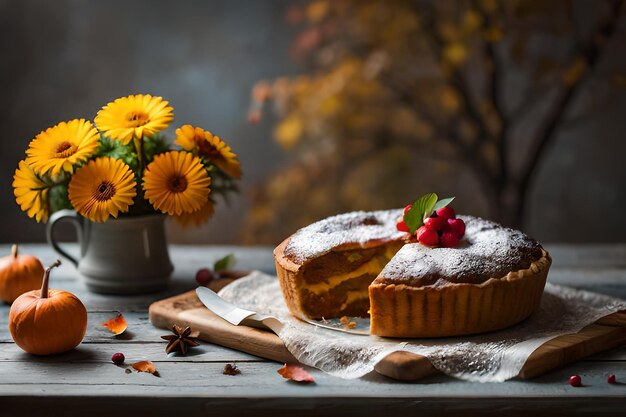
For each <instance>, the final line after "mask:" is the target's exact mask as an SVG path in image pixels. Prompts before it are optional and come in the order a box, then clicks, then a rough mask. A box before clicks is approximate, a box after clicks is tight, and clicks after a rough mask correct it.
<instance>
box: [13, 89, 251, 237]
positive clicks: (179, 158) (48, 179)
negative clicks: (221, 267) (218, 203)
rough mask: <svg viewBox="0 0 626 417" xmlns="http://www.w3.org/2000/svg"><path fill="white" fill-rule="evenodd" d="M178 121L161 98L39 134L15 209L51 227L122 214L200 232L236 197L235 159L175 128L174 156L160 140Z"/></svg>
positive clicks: (131, 99)
mask: <svg viewBox="0 0 626 417" xmlns="http://www.w3.org/2000/svg"><path fill="white" fill-rule="evenodd" d="M173 119H174V114H173V108H172V107H171V106H170V105H169V103H168V102H167V101H165V100H163V99H162V98H161V97H153V96H151V95H131V96H128V97H122V98H118V99H117V100H115V101H113V102H111V103H108V104H107V105H106V106H104V107H103V108H102V109H101V110H100V111H99V112H98V114H97V115H96V117H95V119H94V122H95V125H94V124H92V123H91V121H89V120H85V119H75V120H71V121H68V122H61V123H59V124H57V125H56V126H53V127H51V128H48V129H47V130H45V131H43V132H41V133H39V134H38V135H37V136H36V137H35V138H34V139H33V140H32V141H31V142H30V144H29V146H28V149H27V150H26V158H25V159H24V160H22V161H21V162H20V163H19V165H18V168H17V169H16V171H15V176H14V181H13V188H14V194H15V198H16V201H17V203H18V204H19V206H20V207H21V209H22V210H23V211H25V212H26V213H27V214H28V216H29V217H31V218H35V219H36V220H37V221H38V222H41V221H44V222H45V221H47V220H48V217H49V215H50V214H51V213H53V212H55V211H58V210H61V209H67V208H73V209H74V210H76V212H78V213H79V214H80V215H81V216H83V217H84V218H86V219H89V220H91V221H93V222H104V221H106V220H107V219H109V218H110V217H114V218H117V217H118V215H120V214H124V215H127V216H132V215H143V214H149V213H156V212H161V213H167V214H168V215H170V216H173V217H174V218H175V219H176V220H177V221H178V222H180V223H181V224H183V225H199V224H201V223H203V222H205V221H207V220H208V219H209V218H210V217H211V216H212V214H213V212H214V203H215V200H214V198H213V196H214V195H215V194H222V195H226V194H227V193H228V192H230V191H236V190H237V187H236V184H235V181H236V180H238V179H239V178H241V166H240V163H239V160H238V158H237V155H236V154H235V153H233V151H232V150H231V148H230V147H229V146H228V145H227V144H226V143H224V141H222V139H220V138H219V137H218V136H215V135H213V134H212V133H210V132H209V131H207V130H204V129H202V128H199V127H194V126H191V125H184V126H182V127H180V128H179V129H176V139H175V144H176V145H178V147H180V149H172V147H171V146H169V145H168V143H167V142H166V140H165V137H164V136H163V135H162V134H161V133H160V132H161V131H162V130H164V129H166V128H167V127H168V126H169V124H170V123H171V122H172V120H173Z"/></svg>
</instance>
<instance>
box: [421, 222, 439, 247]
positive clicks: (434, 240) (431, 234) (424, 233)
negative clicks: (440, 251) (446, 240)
mask: <svg viewBox="0 0 626 417" xmlns="http://www.w3.org/2000/svg"><path fill="white" fill-rule="evenodd" d="M415 236H416V237H417V240H418V241H419V243H421V244H422V245H426V246H437V245H438V244H439V235H438V234H437V232H436V231H434V230H432V229H429V228H428V227H426V226H422V227H420V228H419V229H417V232H416V233H415Z"/></svg>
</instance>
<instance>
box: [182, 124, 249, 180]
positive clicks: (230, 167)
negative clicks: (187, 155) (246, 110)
mask: <svg viewBox="0 0 626 417" xmlns="http://www.w3.org/2000/svg"><path fill="white" fill-rule="evenodd" d="M176 144H177V145H179V146H181V147H182V148H183V149H185V150H187V151H195V152H197V154H198V155H200V156H202V157H203V158H205V159H206V160H207V161H208V162H210V163H212V164H214V165H215V166H217V167H218V168H219V169H221V170H222V171H224V172H225V173H226V174H227V175H229V176H231V177H233V178H237V179H239V178H241V164H240V163H239V160H238V159H237V155H236V154H235V153H234V152H233V151H232V149H231V148H230V146H228V145H226V143H225V142H224V141H223V140H222V139H220V138H219V137H218V136H215V135H213V134H212V133H211V132H209V131H207V130H204V129H202V128H200V127H193V126H191V125H184V126H182V127H181V128H179V129H176Z"/></svg>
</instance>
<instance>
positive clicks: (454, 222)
mask: <svg viewBox="0 0 626 417" xmlns="http://www.w3.org/2000/svg"><path fill="white" fill-rule="evenodd" d="M448 226H449V228H450V231H451V232H453V233H454V234H456V235H457V236H458V237H459V239H460V238H462V237H463V236H464V235H465V222H464V221H463V220H461V219H448Z"/></svg>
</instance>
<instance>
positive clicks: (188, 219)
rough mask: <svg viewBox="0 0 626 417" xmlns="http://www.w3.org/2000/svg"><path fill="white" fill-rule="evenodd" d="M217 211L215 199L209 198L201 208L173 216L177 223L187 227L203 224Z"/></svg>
mask: <svg viewBox="0 0 626 417" xmlns="http://www.w3.org/2000/svg"><path fill="white" fill-rule="evenodd" d="M213 213H215V206H214V204H213V201H211V199H209V200H208V201H207V203H206V204H205V205H204V206H202V207H201V208H200V210H196V211H194V212H193V213H183V214H181V215H180V216H173V217H174V220H176V223H178V224H180V225H181V226H183V227H185V228H187V227H197V226H200V225H201V224H204V223H206V222H207V221H208V220H209V219H210V218H211V217H212V216H213Z"/></svg>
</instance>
